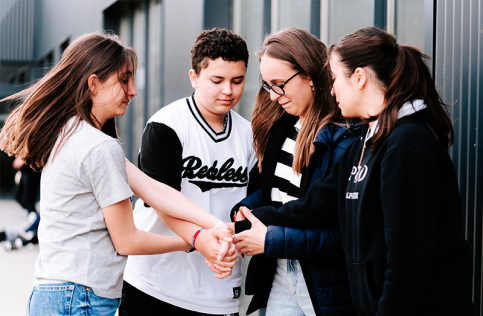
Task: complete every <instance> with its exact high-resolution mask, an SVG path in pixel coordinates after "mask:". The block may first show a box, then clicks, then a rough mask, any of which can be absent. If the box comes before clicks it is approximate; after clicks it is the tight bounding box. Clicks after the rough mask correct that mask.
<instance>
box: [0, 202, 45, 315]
mask: <svg viewBox="0 0 483 316" xmlns="http://www.w3.org/2000/svg"><path fill="white" fill-rule="evenodd" d="M26 220H27V212H26V211H24V210H23V209H22V208H21V207H20V206H19V204H18V203H17V202H16V201H15V200H2V199H0V230H3V229H5V228H6V227H15V226H18V225H20V224H22V223H24V222H25V221H26ZM38 253H39V247H38V245H28V246H26V247H24V248H21V249H20V250H12V251H10V252H7V251H6V250H5V249H4V247H3V243H2V244H0V285H1V286H0V315H2V316H22V315H25V308H26V306H27V301H28V298H29V296H30V291H31V290H32V281H33V274H34V266H35V260H36V259H37V255H38Z"/></svg>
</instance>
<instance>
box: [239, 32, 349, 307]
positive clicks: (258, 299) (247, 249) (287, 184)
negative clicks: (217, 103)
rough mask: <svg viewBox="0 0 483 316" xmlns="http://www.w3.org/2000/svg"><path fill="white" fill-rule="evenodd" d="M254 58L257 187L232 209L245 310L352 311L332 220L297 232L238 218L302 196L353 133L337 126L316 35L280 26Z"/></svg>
mask: <svg viewBox="0 0 483 316" xmlns="http://www.w3.org/2000/svg"><path fill="white" fill-rule="evenodd" d="M258 57H259V61H260V80H261V86H260V90H259V92H258V95H257V99H256V102H255V107H254V110H253V117H252V129H253V134H254V143H255V149H256V154H257V157H258V159H259V169H260V170H261V189H260V190H258V191H256V192H255V193H253V194H252V195H250V196H248V197H247V198H245V199H244V200H242V201H241V202H240V203H239V204H237V205H236V206H235V207H234V209H233V213H235V214H234V215H235V217H236V219H237V220H239V221H238V222H236V223H235V231H236V233H237V235H236V236H235V246H236V248H237V250H238V251H240V252H241V253H244V254H247V255H250V256H253V257H252V258H251V260H250V263H249V268H248V271H247V276H246V293H247V294H254V297H253V299H252V301H251V303H250V306H249V308H248V313H251V312H252V311H255V310H257V309H259V308H263V307H267V315H353V308H352V303H351V297H350V292H349V289H348V283H347V272H346V269H345V264H344V256H343V251H342V248H341V247H340V241H339V238H340V232H339V228H338V224H337V219H336V218H335V217H334V218H333V219H331V220H327V221H325V222H323V223H322V222H319V223H318V224H319V225H315V226H314V229H304V228H305V227H300V228H301V229H298V230H297V229H291V228H289V227H277V226H273V225H272V224H273V222H272V219H269V220H265V221H264V223H263V224H262V223H260V222H259V221H257V220H256V219H254V218H253V217H251V216H250V214H248V216H249V217H248V219H247V220H242V221H240V219H243V218H244V215H245V214H246V212H243V211H242V212H239V211H238V210H239V208H240V206H246V207H248V208H250V209H255V210H257V211H259V212H258V213H263V208H264V207H274V208H276V207H279V206H281V205H283V204H284V203H287V202H289V201H292V200H296V199H299V198H303V197H304V196H305V193H306V192H307V190H308V188H309V187H310V186H311V184H312V183H313V182H314V181H315V180H316V179H323V178H324V177H326V176H327V174H329V173H330V170H331V168H332V165H333V164H334V163H335V162H336V161H337V160H338V158H339V157H340V156H341V154H342V152H343V151H344V149H345V148H346V147H347V146H348V144H349V143H350V142H351V141H352V140H353V134H352V133H353V132H354V131H353V130H351V129H349V128H348V127H349V125H348V124H340V122H341V116H340V112H339V110H338V108H337V106H336V104H335V102H334V100H333V98H332V97H331V95H330V72H329V69H328V67H327V54H326V47H325V45H324V44H323V43H322V42H321V41H320V40H319V39H317V38H316V37H315V36H313V35H312V34H310V33H308V32H307V31H305V30H302V29H299V28H288V29H284V30H282V31H280V32H277V33H274V34H271V35H269V36H267V38H266V39H265V41H264V43H263V48H262V50H261V51H260V53H259V54H258ZM258 213H257V214H258ZM300 216H304V214H302V213H301V214H300ZM250 222H251V224H253V226H252V229H249V230H247V229H248V228H250V225H249V224H250ZM265 225H271V226H268V228H267V226H265ZM284 226H288V225H284ZM292 280H296V281H295V282H294V283H292Z"/></svg>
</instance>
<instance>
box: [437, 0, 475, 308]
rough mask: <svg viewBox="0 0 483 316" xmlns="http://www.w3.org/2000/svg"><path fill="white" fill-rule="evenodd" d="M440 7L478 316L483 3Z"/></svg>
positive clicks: (441, 49)
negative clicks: (472, 258) (472, 257)
mask: <svg viewBox="0 0 483 316" xmlns="http://www.w3.org/2000/svg"><path fill="white" fill-rule="evenodd" d="M435 5H436V13H435V14H436V16H435V23H436V24H435V56H434V75H435V80H436V84H437V85H438V87H439V91H440V93H441V95H442V97H443V100H444V101H445V102H447V103H451V104H454V106H453V108H452V115H453V121H454V129H455V142H454V145H453V147H452V148H451V155H452V158H453V162H454V165H455V167H456V171H457V175H458V179H459V185H460V192H461V196H462V198H463V206H464V211H465V216H466V217H465V218H466V222H465V224H464V225H465V230H466V235H467V238H468V240H469V242H470V245H471V246H472V247H473V251H474V276H475V277H474V286H473V292H474V302H475V307H476V310H477V311H476V315H483V307H482V293H483V285H482V268H483V265H482V210H483V95H482V94H483V78H482V75H483V47H482V45H483V0H435Z"/></svg>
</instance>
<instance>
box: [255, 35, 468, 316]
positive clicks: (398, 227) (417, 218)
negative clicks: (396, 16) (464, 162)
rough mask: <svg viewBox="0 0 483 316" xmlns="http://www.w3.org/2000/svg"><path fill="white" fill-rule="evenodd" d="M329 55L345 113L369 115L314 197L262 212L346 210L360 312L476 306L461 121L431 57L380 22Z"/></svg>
mask: <svg viewBox="0 0 483 316" xmlns="http://www.w3.org/2000/svg"><path fill="white" fill-rule="evenodd" d="M329 56H330V58H329V59H330V68H331V71H332V78H333V89H332V93H333V95H334V96H335V97H336V100H337V103H338V105H339V107H340V109H341V111H342V114H343V115H344V116H346V117H360V118H362V119H363V120H364V121H365V122H366V123H367V124H365V126H364V128H363V132H362V137H360V138H358V139H356V140H355V141H354V142H353V143H352V144H351V145H350V146H349V147H348V148H347V150H346V151H345V152H344V154H343V155H342V157H341V159H340V160H339V163H337V164H336V165H335V166H334V168H333V171H332V174H331V175H330V176H329V177H327V178H326V179H325V180H324V181H317V182H315V183H314V184H313V185H312V186H311V188H310V190H309V191H308V192H307V194H306V196H305V199H303V200H296V201H292V202H289V203H286V204H284V205H283V206H281V207H280V208H278V209H275V208H264V209H263V212H258V211H257V214H256V215H257V216H259V217H260V218H261V219H263V218H264V217H267V216H268V217H274V216H276V217H277V219H278V220H277V224H279V225H284V224H285V225H289V226H292V225H296V226H300V225H312V224H313V223H318V222H324V221H326V220H327V219H330V218H332V216H333V215H334V214H337V213H338V215H339V221H340V227H341V236H342V244H343V246H344V250H345V254H346V262H347V271H348V277H349V284H350V289H351V293H352V298H353V302H354V308H355V310H356V312H357V314H358V315H367V316H370V315H378V316H386V315H387V316H398V315H401V316H406V315H424V316H429V315H431V316H432V315H438V316H439V315H448V316H449V315H465V316H466V315H468V316H469V315H474V311H473V305H472V301H471V293H472V270H473V266H472V256H471V251H470V249H469V247H468V243H467V242H466V240H465V237H464V232H463V230H462V227H463V225H462V220H463V215H462V211H461V200H460V195H459V189H458V181H457V178H456V174H455V170H454V166H453V163H452V162H451V159H450V157H449V155H448V152H447V151H448V147H449V145H451V143H452V139H453V127H452V124H451V119H450V117H449V115H448V112H447V110H446V108H445V106H446V104H444V102H443V101H442V100H441V98H440V96H439V95H438V92H437V90H436V87H435V84H434V81H433V79H432V78H431V74H430V72H429V69H428V68H427V66H426V63H425V61H424V59H425V58H426V56H425V55H424V54H422V53H421V52H420V51H419V50H418V49H417V48H415V47H412V46H406V45H398V44H397V43H396V39H395V37H394V36H393V35H391V34H389V33H387V32H385V31H383V30H381V29H378V28H376V27H368V28H363V29H360V30H358V31H356V32H354V33H352V34H350V35H348V36H346V37H345V38H343V39H342V40H341V41H340V42H339V43H338V44H336V45H335V46H333V47H331V48H330V50H329ZM301 213H303V214H306V215H307V216H305V217H301V216H298V214H301Z"/></svg>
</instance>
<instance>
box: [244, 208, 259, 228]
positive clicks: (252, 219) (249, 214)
mask: <svg viewBox="0 0 483 316" xmlns="http://www.w3.org/2000/svg"><path fill="white" fill-rule="evenodd" d="M241 212H242V213H243V215H244V216H245V218H246V219H248V220H249V221H250V223H252V225H256V224H258V223H261V222H260V220H259V219H258V218H256V217H255V216H254V215H253V214H252V211H250V210H249V209H248V208H246V207H243V208H242V209H241Z"/></svg>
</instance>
